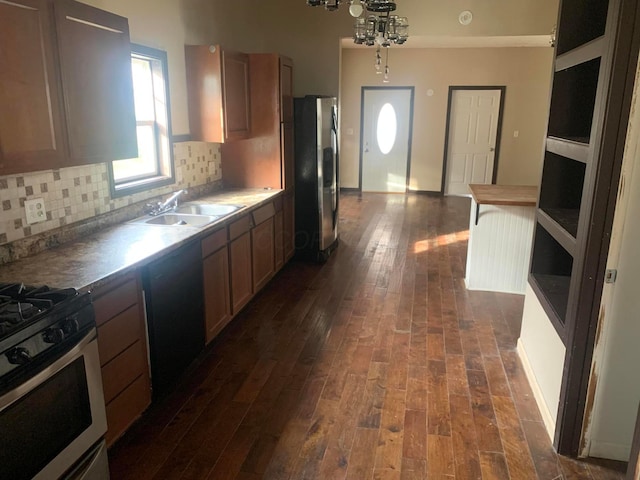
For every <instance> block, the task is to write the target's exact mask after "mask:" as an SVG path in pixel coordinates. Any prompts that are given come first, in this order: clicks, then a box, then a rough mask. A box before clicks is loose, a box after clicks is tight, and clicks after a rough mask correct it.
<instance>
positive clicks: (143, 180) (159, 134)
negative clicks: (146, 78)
mask: <svg viewBox="0 0 640 480" xmlns="http://www.w3.org/2000/svg"><path fill="white" fill-rule="evenodd" d="M131 58H132V59H133V58H139V59H143V60H150V61H153V65H152V68H153V74H154V76H156V75H161V78H162V81H161V83H160V85H152V86H151V88H160V89H163V90H164V95H163V97H164V98H163V100H164V102H163V103H159V102H156V105H155V108H156V110H158V109H160V108H166V112H160V113H159V114H158V113H156V115H155V121H149V120H141V121H138V120H136V127H137V126H149V125H151V126H153V131H154V139H155V153H156V155H155V172H154V173H151V174H148V175H144V176H140V177H130V178H128V179H126V180H123V181H118V182H116V180H115V177H114V165H113V164H114V162H107V163H108V169H109V186H110V190H111V197H112V198H117V197H122V196H125V195H131V194H133V193H138V192H142V191H146V190H151V189H154V188H158V187H162V186H165V185H171V184H174V183H175V166H174V161H173V143H172V139H171V111H170V110H171V109H170V103H169V73H168V68H167V53H166V52H164V51H162V50H158V49H155V48H150V47H145V46H143V45H137V44H131ZM134 95H135V91H134ZM163 105H164V107H163ZM159 115H162V117H163V119H164V121H163V122H159V121H158V116H159ZM165 124H166V125H165ZM117 161H118V162H126V161H127V160H117Z"/></svg>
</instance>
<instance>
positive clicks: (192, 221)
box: [131, 213, 220, 228]
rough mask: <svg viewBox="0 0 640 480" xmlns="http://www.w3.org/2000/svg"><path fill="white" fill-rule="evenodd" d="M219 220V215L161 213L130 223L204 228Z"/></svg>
mask: <svg viewBox="0 0 640 480" xmlns="http://www.w3.org/2000/svg"><path fill="white" fill-rule="evenodd" d="M219 218H220V216H219V215H193V214H191V215H189V214H184V213H163V214H162V215H157V216H155V217H149V216H145V217H141V218H138V219H136V220H133V221H132V222H131V223H137V224H144V225H168V226H178V225H185V226H189V227H198V228H199V227H204V226H205V225H208V224H210V223H213V222H215V221H216V220H218V219H219Z"/></svg>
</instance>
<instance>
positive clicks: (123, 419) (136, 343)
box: [91, 272, 151, 446]
mask: <svg viewBox="0 0 640 480" xmlns="http://www.w3.org/2000/svg"><path fill="white" fill-rule="evenodd" d="M141 288H142V287H141V283H140V278H139V276H138V273H137V272H136V273H134V274H131V275H128V276H127V277H125V278H123V279H119V280H117V281H114V282H112V283H109V284H107V285H104V286H102V287H99V288H98V289H96V290H95V291H93V292H91V295H92V297H93V307H94V310H95V314H96V324H97V326H98V349H99V352H100V365H101V367H102V384H103V386H104V397H105V404H106V407H107V426H108V431H107V434H106V439H107V445H108V446H110V445H112V444H113V442H115V440H116V439H118V438H119V437H120V436H122V434H124V432H125V431H126V430H127V429H128V428H129V427H130V426H131V425H132V424H133V422H135V421H136V419H137V418H138V417H140V415H141V414H142V412H143V411H144V410H145V409H146V408H147V407H148V406H149V404H150V403H151V381H150V379H149V363H148V361H147V359H148V354H147V336H146V324H145V317H144V308H143V305H142V293H141Z"/></svg>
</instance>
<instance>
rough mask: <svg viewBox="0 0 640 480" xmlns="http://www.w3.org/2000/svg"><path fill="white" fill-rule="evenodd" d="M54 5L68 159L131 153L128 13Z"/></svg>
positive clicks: (68, 1)
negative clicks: (126, 16) (66, 130)
mask: <svg viewBox="0 0 640 480" xmlns="http://www.w3.org/2000/svg"><path fill="white" fill-rule="evenodd" d="M54 9H55V18H56V29H57V33H58V45H59V50H60V65H61V72H62V86H63V91H64V98H65V107H66V108H65V113H66V117H67V128H68V131H69V147H70V155H71V159H72V162H73V163H74V164H82V163H95V162H103V161H110V160H119V159H123V158H134V157H136V156H137V155H138V147H137V139H136V118H135V111H134V103H133V83H132V79H131V45H130V41H129V23H128V21H127V19H126V18H124V17H120V16H118V15H115V14H113V13H109V12H105V11H103V10H99V9H96V8H94V7H91V6H89V5H85V4H82V3H79V2H75V1H71V0H66V1H56V2H55V4H54Z"/></svg>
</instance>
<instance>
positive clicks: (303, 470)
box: [109, 194, 624, 480]
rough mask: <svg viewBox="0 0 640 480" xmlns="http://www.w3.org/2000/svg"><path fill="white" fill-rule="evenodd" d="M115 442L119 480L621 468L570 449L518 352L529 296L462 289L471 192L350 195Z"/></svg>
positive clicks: (529, 474)
mask: <svg viewBox="0 0 640 480" xmlns="http://www.w3.org/2000/svg"><path fill="white" fill-rule="evenodd" d="M340 205H341V215H340V221H341V224H340V230H341V233H340V235H341V243H340V246H339V248H338V249H337V250H336V251H335V252H334V254H333V255H332V256H331V257H330V259H329V261H328V262H327V263H326V264H325V265H323V266H318V265H312V264H306V263H299V262H291V263H290V264H289V265H287V266H286V267H285V268H284V270H283V271H282V272H280V273H279V274H278V275H277V276H276V278H274V279H273V281H272V282H271V283H270V284H269V285H268V286H267V287H266V289H265V290H264V291H263V292H261V293H260V294H259V295H258V296H257V297H256V298H255V299H254V300H253V301H252V302H251V303H250V304H249V305H248V307H247V308H246V309H245V310H244V311H243V312H242V313H241V314H240V315H239V316H238V317H237V318H236V319H235V320H234V321H233V322H232V324H231V325H229V327H228V328H227V329H225V331H223V333H222V334H221V335H220V336H219V337H218V338H217V339H216V340H215V341H214V343H213V344H212V345H211V346H210V347H209V348H208V349H207V351H206V352H205V354H204V355H202V356H201V358H200V360H201V363H200V364H199V365H197V367H195V368H193V369H192V371H191V372H190V373H189V374H188V375H187V376H186V377H185V378H184V380H183V382H182V383H181V384H180V385H179V387H177V389H176V391H175V392H174V393H173V394H172V395H170V396H169V397H167V398H166V399H164V400H163V401H162V402H160V403H158V404H156V405H154V406H152V407H151V408H150V410H149V411H148V412H147V413H146V414H145V416H144V417H143V418H142V419H141V421H140V422H138V424H136V425H135V426H134V427H133V428H132V429H131V430H130V431H129V433H128V434H127V435H126V436H125V437H124V438H123V439H121V441H120V442H118V443H117V444H116V445H115V447H114V448H112V449H111V451H110V452H109V455H110V468H111V474H112V478H113V479H116V480H119V479H136V480H139V479H147V478H155V479H161V480H166V479H178V478H180V479H205V478H209V479H227V478H229V479H231V478H237V479H243V480H252V479H260V478H265V479H292V480H298V479H331V480H333V479H342V478H349V479H357V480H362V479H380V480H382V479H427V478H428V479H441V480H444V479H454V478H455V479H480V478H482V479H497V480H505V479H516V480H521V479H536V478H539V479H549V480H552V479H566V480H574V479H576V480H577V479H581V480H582V479H586V480H597V479H602V480H610V479H623V478H624V475H623V474H622V473H620V470H621V469H622V468H623V465H621V464H615V463H612V464H610V466H612V467H613V468H605V467H603V466H601V465H596V464H593V463H587V462H577V461H573V460H570V459H567V458H563V457H559V456H557V455H556V454H555V453H554V451H553V449H552V447H551V443H550V441H549V438H548V437H547V434H546V431H545V429H544V426H543V424H542V420H541V417H540V414H539V412H538V409H537V407H536V404H535V401H534V399H533V395H532V393H531V389H530V387H529V385H528V383H527V380H526V377H525V375H524V372H523V370H522V366H521V364H520V362H519V359H518V357H517V355H516V352H515V345H516V340H517V338H518V334H519V329H520V318H521V315H522V306H523V297H521V296H516V295H506V294H496V293H487V292H469V291H467V290H465V288H464V281H463V278H464V271H465V258H466V249H467V238H468V221H469V220H468V219H469V201H468V200H467V199H463V198H439V197H430V196H423V195H419V196H418V195H411V196H407V197H405V196H400V195H377V194H365V195H363V196H362V197H359V196H358V195H357V194H347V195H343V196H342V198H341V204H340Z"/></svg>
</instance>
